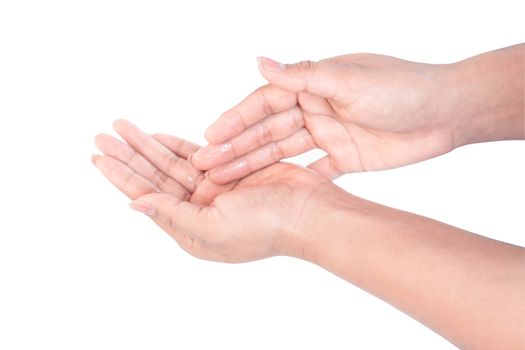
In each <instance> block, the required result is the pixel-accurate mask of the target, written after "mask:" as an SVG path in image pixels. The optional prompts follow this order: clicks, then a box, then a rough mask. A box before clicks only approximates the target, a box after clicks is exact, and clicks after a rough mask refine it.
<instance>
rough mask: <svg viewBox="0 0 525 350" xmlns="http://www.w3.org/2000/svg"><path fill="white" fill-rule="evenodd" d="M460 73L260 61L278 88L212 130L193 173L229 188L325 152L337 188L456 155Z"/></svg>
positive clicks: (411, 65)
mask: <svg viewBox="0 0 525 350" xmlns="http://www.w3.org/2000/svg"><path fill="white" fill-rule="evenodd" d="M452 66H453V65H431V64H421V63H415V62H409V61H404V60H401V59H397V58H393V57H388V56H380V55H373V54H354V55H347V56H341V57H335V58H330V59H327V60H323V61H320V62H310V61H305V62H300V63H298V64H292V65H282V64H280V63H277V62H275V61H272V60H270V59H267V58H260V59H259V69H260V71H261V73H262V75H263V76H264V77H265V78H266V79H267V80H268V81H269V82H270V85H266V86H263V87H261V88H259V89H257V90H256V91H255V92H253V93H252V94H251V95H249V96H248V97H247V98H246V99H245V100H244V101H242V102H241V103H240V104H238V105H237V106H235V107H234V108H232V109H230V110H229V111H227V112H225V113H224V114H223V115H222V116H221V117H220V118H219V119H218V120H217V121H216V122H215V123H214V124H213V125H211V126H210V127H209V128H208V130H207V131H206V138H207V140H208V141H209V142H210V145H208V146H206V147H204V148H202V149H200V150H199V151H198V152H197V153H195V154H194V155H193V157H192V163H193V165H194V166H196V167H197V168H199V169H203V170H208V169H212V170H211V171H210V174H209V176H210V178H211V179H212V180H213V181H215V182H217V183H227V182H229V181H232V180H234V179H238V178H241V177H243V176H245V175H247V174H249V173H251V172H253V171H256V170H258V169H261V168H263V167H265V166H267V165H268V164H271V163H274V162H277V161H279V160H280V159H282V158H286V157H291V156H295V155H298V154H301V153H303V152H306V151H308V150H310V149H312V148H320V149H322V150H324V151H326V153H328V154H327V156H325V157H324V158H321V159H319V160H318V161H316V162H314V163H312V164H310V165H309V167H310V168H312V169H314V170H316V171H317V172H318V173H319V174H322V175H323V176H325V177H327V178H329V179H333V178H335V177H337V176H340V175H341V174H343V173H351V172H361V171H369V170H382V169H389V168H395V167H399V166H402V165H406V164H410V163H414V162H418V161H421V160H424V159H428V158H431V157H435V156H438V155H440V154H443V153H446V152H449V151H450V150H452V149H454V148H455V147H457V146H458V145H459V143H460V142H461V140H458V136H457V134H456V133H457V131H458V124H457V123H456V115H457V114H458V113H459V111H458V109H457V108H456V107H457V106H458V105H459V104H460V103H461V97H460V96H459V94H458V93H456V91H455V89H454V87H453V86H454V84H455V83H456V82H453V79H454V78H455V75H454V74H453V72H454V69H453V68H452ZM463 102H464V101H463Z"/></svg>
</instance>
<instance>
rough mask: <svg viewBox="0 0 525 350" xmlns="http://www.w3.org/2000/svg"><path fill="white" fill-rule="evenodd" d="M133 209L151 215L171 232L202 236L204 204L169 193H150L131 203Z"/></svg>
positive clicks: (196, 236)
mask: <svg viewBox="0 0 525 350" xmlns="http://www.w3.org/2000/svg"><path fill="white" fill-rule="evenodd" d="M129 206H130V208H131V209H134V210H136V211H139V212H141V213H143V214H146V215H148V216H150V217H151V218H152V219H153V220H154V221H155V222H156V223H157V224H158V225H159V226H160V227H162V229H163V230H165V231H166V232H168V233H169V234H173V233H175V232H182V233H184V234H187V235H188V236H191V237H194V238H200V237H199V236H200V235H201V234H202V231H204V230H203V226H204V225H203V223H204V218H203V216H204V212H203V209H204V207H203V206H200V205H197V204H193V203H190V202H187V201H184V200H181V199H180V198H177V197H175V196H173V195H170V194H167V193H148V194H145V195H143V196H140V197H138V198H137V199H135V200H134V201H133V202H131V203H130V204H129Z"/></svg>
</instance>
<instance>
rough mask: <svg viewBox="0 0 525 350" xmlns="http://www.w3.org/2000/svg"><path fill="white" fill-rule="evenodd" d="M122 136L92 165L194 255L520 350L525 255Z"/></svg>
mask: <svg viewBox="0 0 525 350" xmlns="http://www.w3.org/2000/svg"><path fill="white" fill-rule="evenodd" d="M115 129H116V130H117V131H118V133H119V134H120V135H121V136H122V138H123V139H124V140H125V141H126V142H127V143H128V144H126V143H123V142H121V141H119V140H117V139H116V138H114V137H112V136H109V135H99V136H97V138H96V144H97V147H98V148H99V149H100V150H101V152H102V153H103V155H95V156H94V157H93V162H94V163H95V165H96V166H97V167H98V168H99V169H100V171H101V172H102V173H103V174H104V176H106V177H107V178H108V179H109V180H110V181H111V182H112V183H113V184H114V185H115V186H116V187H117V188H118V189H120V190H121V191H122V192H124V193H125V194H126V195H127V196H128V197H129V198H131V199H132V200H133V201H132V203H131V207H132V208H133V209H135V210H138V211H140V212H142V213H144V214H146V215H148V216H149V217H151V219H153V220H154V221H155V222H156V223H157V224H158V225H159V226H160V227H161V228H162V229H163V230H164V231H166V232H167V233H168V234H169V235H170V236H172V237H173V238H174V239H175V240H176V241H177V242H178V244H179V245H180V246H181V247H182V248H183V249H184V250H185V251H187V252H188V253H190V254H192V255H193V256H196V257H198V258H202V259H207V260H212V261H220V262H245V261H251V260H256V259H262V258H266V257H270V256H275V255H287V256H293V257H297V258H300V259H304V260H308V261H310V262H313V263H316V264H318V265H320V266H321V267H323V268H325V269H327V270H328V271H331V272H333V273H335V274H337V275H339V276H341V277H342V278H344V279H346V280H347V281H349V282H351V283H353V284H355V285H357V286H359V287H361V288H363V289H365V290H367V291H369V292H370V293H373V294H375V295H376V296H378V297H380V298H382V299H383V300H385V301H387V302H389V303H390V304H391V305H393V306H395V307H397V308H398V309H400V310H402V311H404V312H406V313H408V314H409V315H411V316H412V317H414V318H415V319H417V320H419V321H420V322H422V323H423V324H425V325H427V326H428V327H430V328H432V329H433V330H435V331H436V332H437V333H439V334H441V335H442V336H443V337H445V338H447V339H449V340H450V341H451V342H452V343H454V344H456V345H457V346H459V347H460V348H462V349H521V348H523V344H525V337H524V335H525V312H523V311H524V310H525V249H523V248H521V247H517V246H513V245H510V244H507V243H503V242H499V241H496V240H492V239H488V238H485V237H482V236H478V235H475V234H473V233H470V232H466V231H464V230H461V229H458V228H455V227H451V226H448V225H446V224H443V223H440V222H437V221H434V220H431V219H427V218H424V217H421V216H418V215H414V214H410V213H406V212H403V211H399V210H396V209H392V208H388V207H385V206H382V205H379V204H376V203H372V202H369V201H366V200H364V199H361V198H358V197H356V196H353V195H351V194H349V193H346V192H345V191H343V190H342V189H340V188H339V187H337V186H336V185H334V184H333V183H331V182H330V181H329V180H327V179H326V178H325V177H323V176H321V175H319V174H317V173H316V172H314V171H312V170H309V169H306V168H302V167H299V166H296V165H292V164H285V163H276V164H273V165H271V166H269V167H266V168H264V169H262V170H260V171H258V172H255V173H253V174H251V175H249V176H247V177H245V178H243V179H242V180H240V181H235V182H233V183H230V184H228V185H216V184H214V183H213V182H211V181H210V180H209V179H207V178H206V177H203V176H202V172H201V171H199V170H197V169H195V168H193V167H192V166H191V165H190V163H189V162H188V161H187V156H188V155H189V154H191V153H193V152H195V151H196V150H197V149H198V146H196V145H194V144H192V143H189V142H187V141H184V140H182V139H179V138H176V137H173V136H168V135H155V136H149V135H147V134H145V133H143V132H142V131H140V130H139V129H138V128H136V127H135V126H134V125H132V124H131V123H129V122H126V121H122V120H121V121H117V122H116V123H115ZM190 178H191V179H194V180H193V181H189V182H188V179H190ZM254 213H256V214H255V215H254Z"/></svg>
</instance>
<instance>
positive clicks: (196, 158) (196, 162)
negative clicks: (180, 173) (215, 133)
mask: <svg viewBox="0 0 525 350" xmlns="http://www.w3.org/2000/svg"><path fill="white" fill-rule="evenodd" d="M205 153H206V151H205V150H204V148H200V149H198V150H197V151H196V152H195V153H193V154H191V155H190V157H189V158H188V161H189V162H190V164H191V165H192V166H193V167H194V168H197V169H199V170H208V169H210V168H211V167H209V166H208V164H207V163H208V162H207V160H208V158H209V157H206V156H205Z"/></svg>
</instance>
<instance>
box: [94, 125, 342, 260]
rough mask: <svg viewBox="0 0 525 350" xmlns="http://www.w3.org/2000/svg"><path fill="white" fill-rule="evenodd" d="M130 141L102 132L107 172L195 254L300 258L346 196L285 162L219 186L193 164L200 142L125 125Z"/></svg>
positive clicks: (99, 140) (101, 161) (122, 130)
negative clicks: (316, 227)
mask: <svg viewBox="0 0 525 350" xmlns="http://www.w3.org/2000/svg"><path fill="white" fill-rule="evenodd" d="M114 128H115V130H116V131H117V133H119V134H120V136H121V137H122V138H123V139H124V140H125V141H126V142H127V143H128V144H125V143H123V142H121V141H119V140H117V139H116V138H114V137H112V136H109V135H104V134H102V135H98V136H97V137H96V139H95V143H96V145H97V147H98V148H99V149H100V150H101V152H102V153H103V154H104V155H103V156H94V157H93V161H94V163H95V165H96V166H97V167H98V168H99V169H100V171H101V172H102V173H103V174H104V176H106V177H107V178H108V179H109V180H110V181H111V182H112V183H113V184H114V185H115V186H116V187H117V188H118V189H120V190H121V191H122V192H124V193H125V194H126V195H127V196H128V197H129V198H131V199H132V200H133V202H132V203H131V206H132V208H134V209H136V210H139V211H141V212H143V213H145V214H147V215H149V216H150V217H151V218H152V219H153V220H154V221H155V222H156V223H157V224H158V225H159V226H160V227H161V228H162V229H163V230H164V231H166V232H167V233H168V234H170V235H171V236H172V237H173V238H174V239H175V240H176V241H177V242H178V243H179V245H180V246H181V247H182V248H183V249H184V250H186V251H187V252H189V253H190V254H192V255H194V256H196V257H199V258H202V259H207V260H215V261H225V262H242V261H249V260H255V259H262V258H265V257H269V256H272V255H281V254H282V255H293V256H298V257H300V256H301V254H302V250H303V247H302V245H303V244H305V241H307V240H308V237H309V228H311V227H312V225H313V223H314V222H315V221H316V219H317V217H319V215H322V214H323V213H324V212H327V211H330V210H334V208H336V207H337V206H336V205H335V203H336V202H337V198H341V196H345V195H346V193H345V192H344V191H342V190H340V189H339V188H338V187H336V186H335V185H333V184H332V183H330V182H329V181H328V180H326V179H325V178H323V177H321V176H320V175H318V174H317V173H315V172H314V171H311V170H308V169H304V168H301V167H298V166H295V165H291V164H284V163H278V164H274V165H272V166H270V167H267V168H265V169H263V170H261V171H258V172H256V173H254V174H252V175H250V176H248V177H246V178H244V179H242V180H240V181H236V182H233V183H230V184H228V185H223V186H220V185H216V184H215V183H213V182H211V181H210V180H208V179H207V178H206V177H204V176H203V174H202V172H201V171H200V170H197V169H195V168H193V167H192V166H191V165H190V163H189V162H188V161H187V160H186V158H187V157H188V155H190V154H191V153H193V152H195V151H196V150H197V149H198V146H197V145H194V144H191V143H189V142H187V141H184V140H181V139H178V138H175V137H173V136H168V135H154V136H149V135H147V134H145V133H143V132H142V131H141V130H139V129H138V128H137V127H135V126H134V125H132V124H131V123H129V122H127V121H124V120H119V121H117V122H115V124H114Z"/></svg>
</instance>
